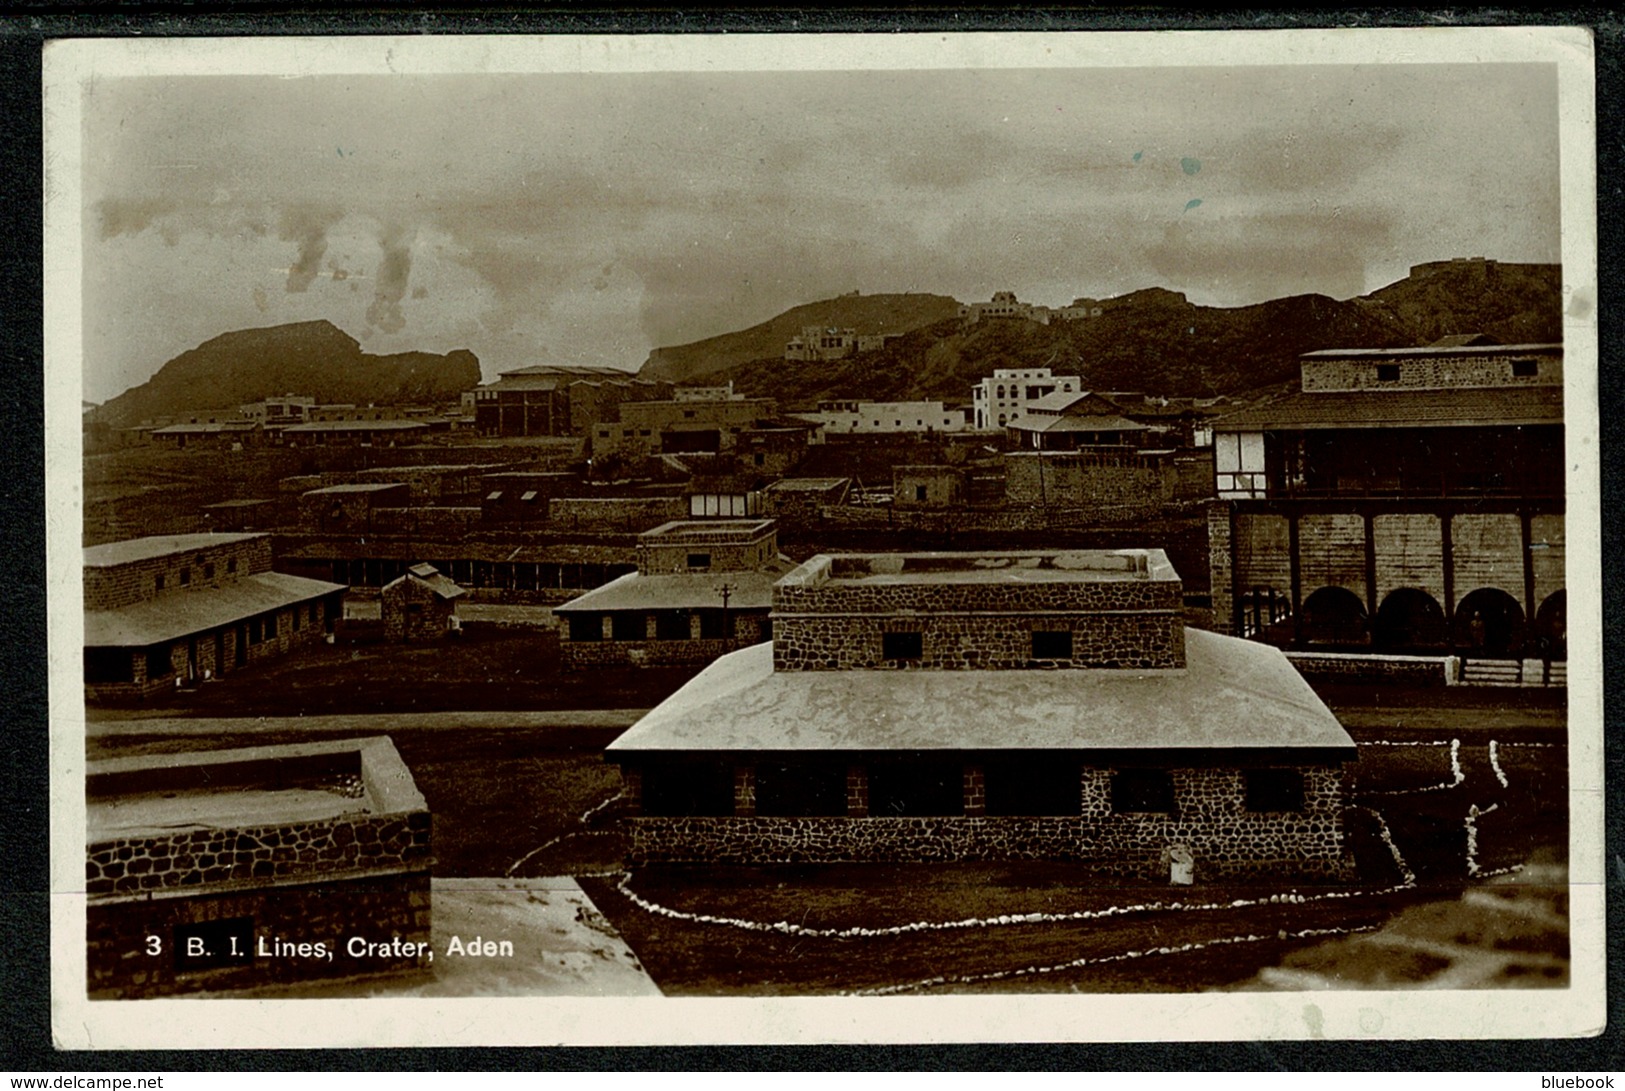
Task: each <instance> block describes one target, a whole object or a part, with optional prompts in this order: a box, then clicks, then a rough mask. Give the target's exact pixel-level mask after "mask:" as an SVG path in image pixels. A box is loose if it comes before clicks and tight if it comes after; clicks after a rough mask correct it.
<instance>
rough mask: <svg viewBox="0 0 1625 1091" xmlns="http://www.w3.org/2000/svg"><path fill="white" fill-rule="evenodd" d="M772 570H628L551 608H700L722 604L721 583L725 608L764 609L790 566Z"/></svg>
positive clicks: (566, 610)
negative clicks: (726, 589)
mask: <svg viewBox="0 0 1625 1091" xmlns="http://www.w3.org/2000/svg"><path fill="white" fill-rule="evenodd" d="M790 567H791V566H790V565H788V564H786V565H783V566H782V569H783V570H782V571H774V572H672V573H665V574H661V575H653V576H645V575H643V574H642V573H640V572H628V573H627V574H626V575H624V576H622V577H620V578H619V579H615V580H611V581H610V582H609V583H606V584H604V586H602V587H599V588H597V589H595V590H592V591H588V592H587V593H586V594H585V595H582V596H581V597H580V598H578V599H572V600H570V601H569V602H567V603H565V604H564V605H563V606H555V607H553V612H554V613H555V614H558V613H574V612H580V611H590V612H597V611H601V610H702V609H707V608H714V609H718V610H720V609H721V608H722V585H723V584H729V585H731V586H732V588H733V590H732V591H730V592H729V594H728V609H730V610H747V609H766V608H767V607H770V606H772V605H773V585H774V584H775V583H777V582H778V581H779V577H780V576H783V575H784V573H785V572H786V571H788V570H789V569H790Z"/></svg>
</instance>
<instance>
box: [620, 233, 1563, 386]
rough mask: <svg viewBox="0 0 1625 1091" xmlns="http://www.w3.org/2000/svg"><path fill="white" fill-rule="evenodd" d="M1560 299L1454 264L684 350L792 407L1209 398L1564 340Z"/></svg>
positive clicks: (705, 373) (703, 377) (689, 366)
mask: <svg viewBox="0 0 1625 1091" xmlns="http://www.w3.org/2000/svg"><path fill="white" fill-rule="evenodd" d="M871 298H875V299H882V298H888V297H882V296H875V297H871ZM890 298H897V297H890ZM927 298H932V299H940V298H942V297H927ZM1561 300H1562V292H1561V270H1560V269H1559V267H1557V266H1555V265H1516V264H1505V263H1498V264H1493V265H1490V264H1486V263H1476V264H1475V263H1459V264H1458V263H1444V264H1443V265H1442V266H1441V267H1438V268H1435V269H1433V270H1431V271H1428V272H1425V273H1423V274H1421V275H1418V276H1412V277H1408V278H1407V279H1405V280H1402V281H1398V282H1396V283H1394V284H1391V285H1388V286H1387V287H1385V288H1382V289H1380V290H1378V291H1375V292H1372V293H1370V294H1368V295H1365V296H1359V297H1356V298H1354V299H1347V300H1336V299H1332V298H1330V297H1329V296H1322V295H1302V296H1289V297H1286V298H1283V299H1276V300H1271V301H1269V302H1267V303H1259V304H1255V305H1253V306H1248V307H1202V306H1197V305H1195V304H1193V303H1191V302H1189V301H1188V300H1187V299H1186V298H1185V297H1184V296H1183V295H1182V294H1180V293H1178V292H1173V291H1168V290H1166V289H1162V288H1149V289H1145V290H1143V291H1137V292H1131V293H1129V294H1127V295H1123V296H1118V297H1115V298H1113V299H1107V300H1102V301H1099V306H1100V307H1101V309H1102V314H1101V315H1100V316H1099V317H1097V318H1090V319H1084V320H1080V321H1075V322H1059V321H1057V322H1054V323H1052V324H1051V325H1048V326H1042V325H1039V324H1037V323H1035V322H1026V321H1016V320H999V321H983V322H979V323H976V324H974V325H965V324H964V323H962V322H960V321H959V320H958V319H957V318H954V317H952V313H953V312H952V311H951V310H949V311H947V313H945V314H943V315H942V316H941V317H940V318H939V319H937V320H936V321H933V322H931V323H930V324H927V325H922V326H920V327H918V328H915V329H912V330H910V331H909V332H907V333H905V334H904V335H903V336H901V337H898V338H896V339H895V340H892V341H888V342H887V343H886V346H885V347H884V348H883V349H879V350H876V351H874V352H868V353H863V354H861V355H858V356H854V357H849V358H847V359H845V360H839V361H834V362H829V363H790V362H787V361H785V360H784V358H783V343H782V342H783V340H785V339H788V336H789V334H788V333H786V334H785V337H784V338H781V339H779V341H778V343H776V344H765V345H763V346H762V348H763V351H762V353H761V355H759V356H757V357H755V358H751V359H741V358H740V352H739V351H737V350H736V351H733V352H730V353H729V354H727V355H716V356H709V357H708V356H706V355H705V354H704V353H703V352H702V351H701V350H702V349H703V346H706V345H712V344H724V345H729V346H730V347H732V346H743V345H745V344H747V343H752V342H747V341H745V340H744V339H743V338H744V334H746V333H753V332H754V331H757V330H763V329H767V328H775V329H776V328H784V327H791V328H792V329H791V332H794V331H795V330H799V328H800V323H799V322H783V321H782V320H783V319H785V318H786V317H787V316H789V315H795V314H797V312H805V311H807V310H808V309H809V308H797V309H796V310H794V311H789V312H786V315H781V316H780V318H779V319H774V320H773V321H772V322H769V323H764V324H763V325H762V326H757V327H753V330H752V331H742V333H740V334H731V335H726V336H724V337H718V338H712V339H711V340H710V341H702V342H697V343H696V344H695V345H689V346H683V350H682V351H683V352H684V353H685V357H684V362H685V367H684V374H683V380H684V381H687V382H722V381H724V380H727V379H732V380H734V383H735V385H736V388H737V389H739V390H740V391H742V392H744V393H747V394H750V395H753V396H765V397H774V398H777V399H779V402H780V404H781V405H784V406H786V407H810V406H812V405H813V404H814V403H815V402H817V401H818V400H819V399H820V398H843V397H844V398H857V397H862V398H870V399H874V400H892V399H897V400H901V399H908V398H932V399H937V398H940V399H942V400H944V401H948V402H950V403H955V402H966V401H968V400H969V399H970V395H971V387H972V386H973V385H974V384H975V383H976V381H977V380H979V379H981V378H983V377H985V376H987V375H989V374H991V373H992V371H993V369H994V368H995V367H1051V368H1053V369H1055V371H1056V373H1057V374H1082V375H1083V376H1084V378H1085V383H1086V385H1088V386H1092V387H1094V388H1096V389H1100V390H1143V391H1147V392H1150V393H1157V394H1167V395H1174V396H1204V397H1206V396H1212V395H1215V394H1238V393H1244V392H1247V391H1254V390H1258V389H1260V388H1263V387H1268V386H1273V385H1277V384H1281V383H1287V382H1291V381H1292V380H1294V379H1296V378H1297V375H1298V357H1299V356H1300V355H1302V354H1303V353H1305V352H1312V351H1314V350H1316V349H1325V348H1393V347H1398V346H1402V345H1425V344H1428V343H1429V342H1432V341H1435V340H1437V339H1438V338H1439V337H1442V336H1444V335H1446V334H1450V333H1467V332H1475V333H1484V334H1488V335H1489V336H1491V337H1493V338H1495V339H1496V340H1498V341H1501V342H1503V343H1507V344H1514V343H1520V342H1531V341H1560V340H1562V332H1563V331H1562V303H1561ZM829 302H836V301H829ZM811 306H812V307H817V306H822V304H814V305H811ZM945 309H946V308H945ZM831 324H835V323H833V322H832V323H831ZM845 324H847V325H853V324H854V323H850V322H848V323H845ZM860 329H861V327H860ZM729 338H739V339H741V340H738V341H730V340H729ZM674 351H678V350H670V349H659V350H656V351H655V353H654V354H652V355H651V357H650V361H651V363H649V364H645V365H644V368H645V370H644V374H645V376H648V375H649V374H651V373H652V372H651V370H650V369H651V366H652V365H653V364H654V363H655V362H656V361H658V360H661V359H663V358H664V354H666V353H670V352H674Z"/></svg>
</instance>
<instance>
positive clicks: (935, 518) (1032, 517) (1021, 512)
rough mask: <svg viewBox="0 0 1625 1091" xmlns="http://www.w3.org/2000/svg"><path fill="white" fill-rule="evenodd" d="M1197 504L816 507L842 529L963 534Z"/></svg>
mask: <svg viewBox="0 0 1625 1091" xmlns="http://www.w3.org/2000/svg"><path fill="white" fill-rule="evenodd" d="M1194 503H1195V502H1192V503H1179V502H1174V501H1168V502H1166V503H1164V502H1160V501H1159V502H1158V503H1155V504H1145V503H1139V502H1136V503H1124V504H1099V505H1095V506H1092V507H1087V508H1080V507H1073V506H1061V505H1054V506H1050V505H1043V504H1028V505H1010V506H1000V507H986V508H984V507H971V508H961V509H959V510H956V511H928V510H919V509H909V508H895V507H892V506H891V505H876V506H873V507H869V506H860V505H857V504H823V505H820V506H819V508H818V510H817V518H818V520H819V523H820V525H822V526H825V527H835V528H839V529H892V530H923V531H931V532H933V533H939V534H940V533H944V532H946V531H956V532H962V533H967V534H970V533H978V534H996V533H1009V532H1013V531H1032V530H1093V529H1096V528H1098V527H1100V526H1101V525H1102V524H1109V523H1126V522H1132V521H1135V520H1140V519H1144V518H1146V517H1148V516H1151V515H1165V514H1168V513H1170V512H1179V511H1184V510H1188V509H1189V508H1191V507H1192V506H1193V505H1194ZM779 521H780V523H781V524H784V525H786V526H794V525H796V520H795V518H794V517H793V516H786V515H785V514H784V513H779Z"/></svg>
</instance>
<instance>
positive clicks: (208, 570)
mask: <svg viewBox="0 0 1625 1091" xmlns="http://www.w3.org/2000/svg"><path fill="white" fill-rule="evenodd" d="M203 578H204V579H206V580H212V579H214V565H212V564H206V565H204V566H203Z"/></svg>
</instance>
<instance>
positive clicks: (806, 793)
mask: <svg viewBox="0 0 1625 1091" xmlns="http://www.w3.org/2000/svg"><path fill="white" fill-rule="evenodd" d="M756 813H757V814H759V815H768V816H770V817H779V818H811V817H815V816H825V815H844V814H845V813H846V767H845V766H840V765H825V766H818V765H758V766H757V767H756Z"/></svg>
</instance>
